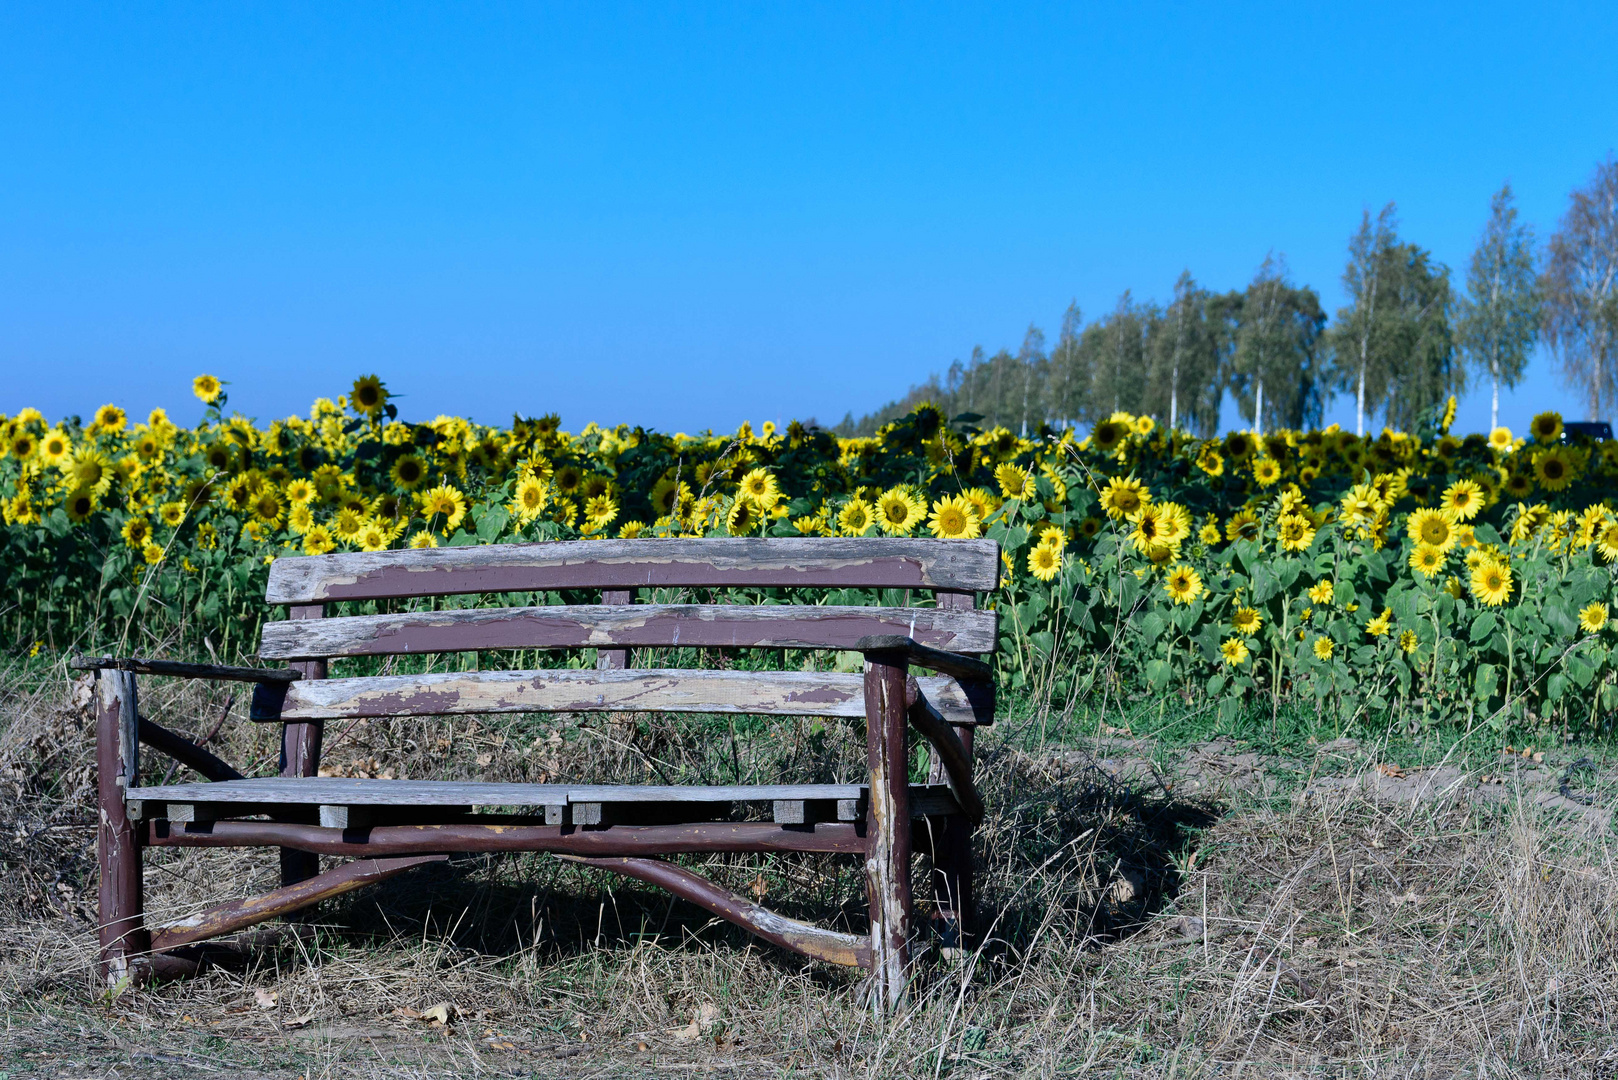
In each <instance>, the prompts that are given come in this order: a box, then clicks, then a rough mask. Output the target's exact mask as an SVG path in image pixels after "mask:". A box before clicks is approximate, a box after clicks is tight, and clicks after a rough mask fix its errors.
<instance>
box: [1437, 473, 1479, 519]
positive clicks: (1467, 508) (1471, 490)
mask: <svg viewBox="0 0 1618 1080" xmlns="http://www.w3.org/2000/svg"><path fill="white" fill-rule="evenodd" d="M1483 502H1484V492H1483V487H1482V485H1480V484H1479V483H1478V482H1477V481H1475V480H1457V481H1455V483H1453V484H1451V485H1450V486H1449V487H1447V488H1445V489H1444V498H1443V500H1442V502H1441V504H1440V505H1441V506H1442V507H1443V508H1444V509H1445V510H1450V511H1453V512H1454V514H1455V516H1456V517H1457V518H1458V519H1460V520H1461V521H1471V520H1472V519H1473V518H1475V517H1477V516H1478V514H1480V513H1482V511H1483Z"/></svg>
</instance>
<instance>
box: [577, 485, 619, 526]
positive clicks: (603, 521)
mask: <svg viewBox="0 0 1618 1080" xmlns="http://www.w3.org/2000/svg"><path fill="white" fill-rule="evenodd" d="M617 516H618V503H617V501H616V500H614V499H613V497H612V496H611V495H608V494H606V493H602V494H600V495H592V496H591V497H590V498H588V499H586V500H584V531H585V532H587V533H594V532H600V531H601V530H602V529H605V528H606V527H607V526H608V525H611V524H612V522H613V519H614V518H616V517H617Z"/></svg>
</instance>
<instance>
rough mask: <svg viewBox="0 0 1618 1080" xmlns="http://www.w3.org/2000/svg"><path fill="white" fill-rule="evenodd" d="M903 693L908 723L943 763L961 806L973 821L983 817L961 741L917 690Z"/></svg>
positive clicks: (981, 803)
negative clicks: (911, 692)
mask: <svg viewBox="0 0 1618 1080" xmlns="http://www.w3.org/2000/svg"><path fill="white" fill-rule="evenodd" d="M911 681H913V677H912V680H911ZM907 696H908V697H909V700H910V701H911V702H912V704H911V705H910V707H909V711H908V717H909V720H910V726H911V727H913V728H915V729H916V730H917V731H919V732H920V733H921V734H922V735H923V736H924V737H925V738H926V739H927V741H928V742H929V743H931V744H932V749H933V758H934V760H936V761H938V762H940V763H941V764H942V765H943V771H944V777H945V779H946V781H947V782H948V783H949V788H950V791H951V792H952V793H954V795H955V800H956V801H957V802H958V803H960V805H961V810H962V811H963V812H964V813H965V814H966V816H967V817H968V818H970V819H971V821H972V824H974V825H976V824H977V823H978V822H980V821H982V820H983V799H982V798H981V797H980V796H979V795H978V790H977V786H976V785H975V784H973V783H972V758H971V757H970V756H969V755H968V754H967V752H966V747H965V746H963V745H962V744H961V740H960V737H959V736H957V735H956V734H955V732H954V730H953V729H952V728H951V727H950V725H949V724H947V723H946V722H945V721H944V718H943V717H941V716H939V715H938V714H937V713H935V712H934V711H933V710H932V709H930V708H928V706H927V702H926V701H924V700H922V699H921V696H920V694H919V693H917V694H916V695H914V696H910V695H908V693H907Z"/></svg>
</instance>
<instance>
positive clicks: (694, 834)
mask: <svg viewBox="0 0 1618 1080" xmlns="http://www.w3.org/2000/svg"><path fill="white" fill-rule="evenodd" d="M146 830H147V832H146V842H147V843H148V844H150V845H151V846H153V847H296V848H299V849H301V850H304V851H307V852H311V853H316V854H320V855H377V856H381V855H414V854H422V853H428V852H446V851H460V852H490V851H557V852H572V853H574V854H581V855H652V854H662V855H679V854H700V853H704V852H709V853H711V852H720V851H739V852H750V853H763V852H774V851H819V852H831V853H838V852H841V853H843V854H859V853H862V852H864V851H865V838H864V836H863V835H861V834H862V833H863V832H864V831H865V830H864V828H863V826H862V825H858V824H853V823H846V822H833V823H827V824H818V825H814V826H785V827H783V826H781V825H777V824H776V823H774V822H771V821H716V822H702V823H698V824H684V825H611V826H606V827H603V828H600V829H582V828H578V827H576V826H573V825H518V824H492V825H478V824H467V823H459V824H453V825H378V826H374V827H372V828H368V829H349V830H343V829H333V828H322V827H320V826H319V825H301V824H294V823H289V822H280V821H208V822H193V823H189V824H177V823H175V822H170V821H167V820H162V819H160V820H156V821H150V822H147V823H146Z"/></svg>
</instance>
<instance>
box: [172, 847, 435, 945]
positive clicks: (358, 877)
mask: <svg viewBox="0 0 1618 1080" xmlns="http://www.w3.org/2000/svg"><path fill="white" fill-rule="evenodd" d="M448 858H449V857H448V856H447V855H416V856H413V857H410V858H405V859H363V860H360V861H358V862H351V863H345V864H344V865H342V866H335V867H333V868H332V869H330V870H327V871H325V872H324V873H319V874H316V875H315V876H314V877H311V878H306V879H304V880H303V881H300V882H298V883H296V884H294V885H284V886H282V887H281V888H279V889H274V890H272V891H270V892H267V893H265V894H264V895H263V896H253V897H249V898H248V899H246V900H232V901H230V902H229V903H226V904H220V905H219V906H218V907H213V908H209V909H208V910H207V911H202V912H198V913H197V914H195V915H191V916H189V917H187V918H184V919H181V920H179V921H178V922H172V923H169V924H167V925H165V926H160V927H158V928H157V929H156V930H153V931H152V948H153V949H155V950H156V951H158V952H163V951H165V950H168V949H177V948H179V947H180V946H181V945H189V944H191V943H192V942H194V941H206V940H207V939H208V938H211V937H218V936H220V935H221V934H229V933H231V932H232V931H235V930H241V929H243V928H244V927H248V926H254V925H256V924H258V923H261V922H264V921H265V920H266V919H273V918H275V917H276V916H277V915H287V914H290V913H291V912H294V911H298V910H300V909H302V908H306V907H309V906H310V905H312V904H317V903H319V902H320V901H322V900H326V899H329V898H331V897H333V896H341V895H342V894H343V893H346V892H352V891H353V890H355V889H358V888H359V887H360V886H362V885H369V884H370V883H371V882H373V881H382V880H383V879H385V878H390V877H392V876H394V875H395V874H402V873H404V872H405V871H406V870H413V869H415V868H416V867H418V866H423V865H425V864H427V863H434V862H444V861H446V860H447V859H448Z"/></svg>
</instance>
